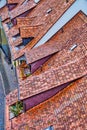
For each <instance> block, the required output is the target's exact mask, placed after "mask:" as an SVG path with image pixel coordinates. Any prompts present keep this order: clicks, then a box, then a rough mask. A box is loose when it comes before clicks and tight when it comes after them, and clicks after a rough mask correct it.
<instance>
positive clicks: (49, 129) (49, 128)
mask: <svg viewBox="0 0 87 130" xmlns="http://www.w3.org/2000/svg"><path fill="white" fill-rule="evenodd" d="M45 130H54V128H53V126H49V127H48V128H46V129H45Z"/></svg>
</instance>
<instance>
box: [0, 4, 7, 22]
mask: <svg viewBox="0 0 87 130" xmlns="http://www.w3.org/2000/svg"><path fill="white" fill-rule="evenodd" d="M0 16H1V18H2V21H4V20H6V19H7V18H9V14H8V8H7V6H4V7H3V8H2V9H0Z"/></svg>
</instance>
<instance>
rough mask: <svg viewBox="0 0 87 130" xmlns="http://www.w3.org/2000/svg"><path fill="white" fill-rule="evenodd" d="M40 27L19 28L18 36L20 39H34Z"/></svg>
mask: <svg viewBox="0 0 87 130" xmlns="http://www.w3.org/2000/svg"><path fill="white" fill-rule="evenodd" d="M40 26H41V25H38V26H30V27H29V26H26V27H21V28H20V35H21V37H22V38H27V37H36V36H37V35H38V34H39V32H40V31H41V27H40Z"/></svg>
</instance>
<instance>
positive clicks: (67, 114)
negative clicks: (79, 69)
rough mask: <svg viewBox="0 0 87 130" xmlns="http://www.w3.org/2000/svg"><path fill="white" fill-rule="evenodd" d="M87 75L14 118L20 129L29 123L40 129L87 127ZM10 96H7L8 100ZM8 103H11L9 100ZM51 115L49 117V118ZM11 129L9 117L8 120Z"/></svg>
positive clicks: (15, 124)
mask: <svg viewBox="0 0 87 130" xmlns="http://www.w3.org/2000/svg"><path fill="white" fill-rule="evenodd" d="M86 90H87V76H85V77H83V78H81V79H79V80H77V81H75V82H74V83H72V84H71V85H69V86H68V87H67V88H65V89H64V90H62V91H61V92H60V93H58V94H56V95H55V96H54V97H52V98H51V99H49V100H47V101H46V102H44V103H41V104H39V105H38V106H36V107H34V108H33V109H31V110H29V111H27V112H26V113H23V114H22V115H20V116H19V117H18V118H16V119H13V120H12V124H13V127H14V128H15V129H18V128H19V127H20V126H21V125H23V124H25V123H27V124H28V125H29V127H32V128H35V129H36V130H40V129H41V128H42V129H44V128H47V127H48V126H50V125H53V127H54V129H56V130H62V129H68V130H71V129H77V128H79V129H84V130H85V129H86V119H87V118H86V116H87V109H86V101H87V93H86ZM8 99H9V97H7V101H8ZM7 104H9V103H8V102H7ZM8 115H9V114H8ZM48 117H49V118H48ZM6 119H7V118H6ZM7 123H8V125H6V126H7V127H6V128H8V130H10V122H9V118H8V119H7V120H6V124H7Z"/></svg>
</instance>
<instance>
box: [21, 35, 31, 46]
mask: <svg viewBox="0 0 87 130" xmlns="http://www.w3.org/2000/svg"><path fill="white" fill-rule="evenodd" d="M33 39H34V37H29V38H23V39H22V40H23V45H24V46H26V45H27V44H28V43H29V42H30V41H31V40H33Z"/></svg>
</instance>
